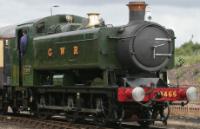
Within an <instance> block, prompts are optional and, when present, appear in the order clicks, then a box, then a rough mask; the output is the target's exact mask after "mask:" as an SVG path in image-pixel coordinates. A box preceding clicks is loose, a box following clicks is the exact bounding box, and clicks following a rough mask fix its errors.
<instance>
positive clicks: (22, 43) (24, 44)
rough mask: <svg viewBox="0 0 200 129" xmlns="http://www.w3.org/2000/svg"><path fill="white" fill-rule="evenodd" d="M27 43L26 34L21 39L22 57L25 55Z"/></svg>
mask: <svg viewBox="0 0 200 129" xmlns="http://www.w3.org/2000/svg"><path fill="white" fill-rule="evenodd" d="M27 43H28V36H27V35H26V34H24V35H23V36H22V37H21V39H20V50H21V55H22V56H23V55H24V53H25V50H26V46H27Z"/></svg>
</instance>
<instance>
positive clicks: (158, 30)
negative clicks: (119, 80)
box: [118, 2, 175, 72]
mask: <svg viewBox="0 0 200 129" xmlns="http://www.w3.org/2000/svg"><path fill="white" fill-rule="evenodd" d="M128 6H129V10H130V12H129V14H130V16H129V24H128V25H127V26H124V27H122V28H121V30H122V32H121V37H123V38H122V40H120V41H119V43H118V57H119V60H120V62H122V65H123V66H124V68H125V69H129V70H134V71H135V70H137V71H141V70H143V71H150V72H154V71H159V70H162V69H164V68H166V67H167V65H168V64H169V63H170V61H171V60H172V58H173V56H174V55H173V52H174V39H175V37H174V33H173V31H172V30H167V29H165V28H164V27H163V26H161V25H159V24H157V23H153V22H147V21H144V16H145V7H146V4H145V3H144V2H130V3H129V4H128Z"/></svg>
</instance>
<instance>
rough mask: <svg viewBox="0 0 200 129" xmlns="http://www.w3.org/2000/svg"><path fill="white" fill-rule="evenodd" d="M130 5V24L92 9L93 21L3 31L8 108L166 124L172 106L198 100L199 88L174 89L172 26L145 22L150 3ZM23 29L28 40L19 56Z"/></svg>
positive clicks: (73, 19)
mask: <svg viewBox="0 0 200 129" xmlns="http://www.w3.org/2000/svg"><path fill="white" fill-rule="evenodd" d="M128 7H129V23H128V24H126V25H123V26H118V27H113V26H111V25H106V24H105V22H104V21H103V20H102V19H99V14H98V13H89V14H88V18H85V17H81V16H76V15H70V14H67V15H55V16H49V17H45V18H41V19H37V20H33V21H29V22H26V23H23V24H20V25H17V26H16V27H14V29H13V28H12V29H8V30H10V31H12V33H11V34H10V33H8V31H3V29H2V31H1V33H0V34H1V41H2V44H3V43H6V44H7V47H8V49H6V51H7V53H9V54H7V55H5V54H2V55H0V56H1V57H2V58H3V59H7V60H5V62H4V63H5V64H8V65H6V67H7V68H6V69H5V68H4V67H3V68H2V69H3V70H4V71H7V74H4V76H3V78H4V80H5V78H8V79H7V83H4V84H1V97H2V100H3V101H1V109H2V111H3V112H6V111H7V109H10V111H11V112H14V113H24V112H26V113H29V114H31V115H36V116H53V115H58V114H59V115H60V114H62V115H63V114H64V115H65V117H66V119H68V120H73V121H78V120H90V121H91V120H92V121H94V122H97V123H101V124H107V123H110V122H112V123H113V122H114V123H121V122H124V121H130V120H132V121H133V120H135V121H137V122H138V123H139V124H141V125H150V124H153V123H154V121H157V120H158V121H163V122H164V123H165V124H166V123H167V119H168V116H169V105H170V104H173V103H174V102H181V104H183V105H184V104H185V103H186V102H187V101H191V100H194V99H195V98H196V95H197V93H196V88H195V87H189V88H179V87H169V86H168V84H167V70H168V69H170V68H172V67H173V64H174V49H175V47H174V46H175V36H174V32H173V30H172V29H166V28H165V27H163V26H161V25H159V24H157V23H154V22H150V21H145V20H144V16H145V8H146V4H145V2H141V1H140V2H137V1H136V2H130V3H129V4H128ZM13 30H14V31H13ZM10 31H9V32H10ZM24 31H25V32H27V36H28V41H27V45H26V46H25V48H26V50H25V52H24V53H23V54H21V53H22V50H20V49H21V47H20V45H21V41H20V39H21V37H22V35H23V34H22V33H23V32H24ZM0 46H2V47H1V49H2V50H3V49H4V47H3V45H1V42H0ZM1 73H2V74H3V72H1ZM8 80H9V81H8ZM166 112H167V113H166Z"/></svg>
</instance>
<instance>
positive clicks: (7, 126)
mask: <svg viewBox="0 0 200 129" xmlns="http://www.w3.org/2000/svg"><path fill="white" fill-rule="evenodd" d="M0 129H33V128H28V127H23V126H20V125H14V124H11V123H7V122H0Z"/></svg>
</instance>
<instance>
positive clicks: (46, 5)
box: [0, 0, 200, 46]
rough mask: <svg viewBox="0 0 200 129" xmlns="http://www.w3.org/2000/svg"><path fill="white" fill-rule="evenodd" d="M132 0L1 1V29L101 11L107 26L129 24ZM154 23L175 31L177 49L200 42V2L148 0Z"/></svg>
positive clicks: (197, 0)
mask: <svg viewBox="0 0 200 129" xmlns="http://www.w3.org/2000/svg"><path fill="white" fill-rule="evenodd" d="M129 1H130V0H0V17H1V19H0V27H3V26H6V25H12V24H19V23H22V22H25V21H27V20H31V19H36V18H40V17H45V16H48V15H50V8H51V6H53V5H59V6H60V7H58V8H53V14H60V13H61V14H65V13H67V14H76V15H81V16H86V14H87V13H88V12H99V13H101V17H102V18H103V19H104V20H105V22H106V23H107V24H114V25H123V24H126V23H128V8H127V6H126V4H127V3H128V2H129ZM146 3H147V4H148V5H149V7H148V10H150V14H148V15H151V16H152V17H153V19H152V20H153V21H155V22H158V23H160V24H162V25H164V26H165V27H167V28H172V29H174V31H175V33H176V37H177V40H176V46H180V45H181V44H182V43H183V42H185V41H188V40H190V39H191V37H192V35H193V39H192V40H193V41H195V42H200V24H199V22H200V0H146Z"/></svg>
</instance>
